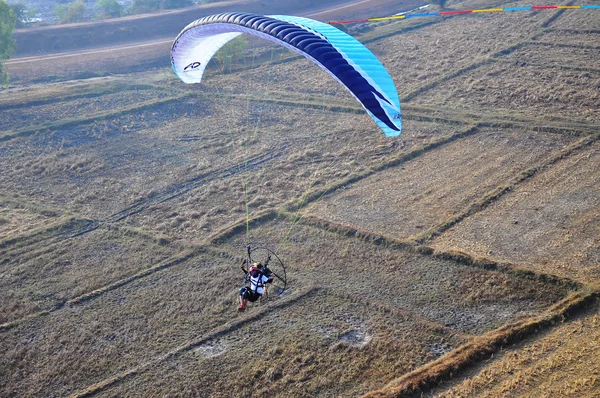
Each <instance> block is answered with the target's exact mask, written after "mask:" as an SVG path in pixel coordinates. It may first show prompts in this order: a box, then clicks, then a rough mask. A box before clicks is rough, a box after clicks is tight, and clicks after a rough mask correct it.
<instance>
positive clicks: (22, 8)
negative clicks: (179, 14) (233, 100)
mask: <svg viewBox="0 0 600 398" xmlns="http://www.w3.org/2000/svg"><path fill="white" fill-rule="evenodd" d="M1 1H5V0H1ZM214 1H218V0H133V1H132V3H131V5H130V6H129V7H125V6H123V5H122V4H121V3H120V2H119V1H118V0H97V1H96V4H95V10H96V12H95V14H94V15H89V14H87V13H86V7H85V3H84V1H83V0H75V1H73V2H71V3H68V4H58V5H57V6H56V7H55V8H54V15H55V16H56V20H57V22H58V23H59V24H66V23H73V22H83V21H88V20H91V19H108V18H119V17H123V16H127V15H134V14H143V13H147V12H154V11H158V10H168V9H174V8H183V7H189V6H193V5H196V4H203V3H210V2H214ZM10 8H11V9H12V10H13V13H14V14H15V15H16V27H17V28H23V27H26V26H27V25H29V24H30V23H31V21H32V20H33V18H34V17H35V15H36V13H37V10H36V9H35V8H28V7H27V6H26V4H25V3H24V2H17V3H13V4H11V5H10Z"/></svg>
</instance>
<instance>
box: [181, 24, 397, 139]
mask: <svg viewBox="0 0 600 398" xmlns="http://www.w3.org/2000/svg"><path fill="white" fill-rule="evenodd" d="M242 33H249V34H252V35H254V36H258V37H262V38H264V39H267V40H270V41H273V42H275V43H278V44H281V45H282V46H285V47H287V48H289V49H291V50H293V51H295V52H297V53H299V54H301V55H303V56H305V57H306V58H308V59H310V60H311V61H313V62H314V63H316V64H317V65H319V66H320V67H321V68H323V69H325V70H326V71H328V72H329V73H330V74H331V75H332V76H333V77H334V78H336V79H337V80H338V81H339V82H340V83H341V84H342V85H344V87H346V88H347V89H348V91H350V92H351V93H352V95H354V97H356V99H357V100H358V101H359V102H360V103H361V104H362V106H363V107H364V108H365V110H366V111H367V112H368V113H369V115H370V116H371V117H372V118H373V120H375V123H377V125H378V126H379V127H380V128H381V129H382V130H383V132H384V133H385V135H387V136H397V135H399V134H400V132H401V130H402V116H401V113H400V101H399V99H398V92H397V91H396V86H395V85H394V82H393V81H392V78H391V77H390V75H389V73H388V72H387V70H386V69H385V68H384V67H383V65H382V64H381V63H380V62H379V60H378V59H377V58H376V57H375V55H373V53H371V51H369V49H367V48H366V47H365V46H364V45H362V44H361V43H360V42H359V41H357V40H356V39H354V38H353V37H352V36H350V35H348V34H346V33H344V32H342V31H341V30H339V29H337V28H335V27H333V26H331V25H328V24H325V23H322V22H318V21H314V20H312V19H308V18H300V17H292V16H286V15H273V16H263V15H257V14H249V13H223V14H216V15H211V16H207V17H204V18H200V19H198V20H196V21H194V22H192V23H191V24H189V25H188V26H186V27H185V29H183V30H182V31H181V33H179V36H177V38H176V39H175V42H174V43H173V48H172V49H171V63H172V64H173V69H174V70H175V73H176V74H177V76H178V77H179V78H180V79H181V80H182V81H183V82H185V83H200V81H201V80H202V75H203V74H204V69H205V68H206V65H207V64H208V61H210V59H211V58H212V57H213V55H214V54H215V53H216V52H217V51H218V50H219V49H220V48H221V47H223V46H224V45H225V44H226V43H227V42H229V41H230V40H232V39H234V38H235V37H237V36H239V35H241V34H242Z"/></svg>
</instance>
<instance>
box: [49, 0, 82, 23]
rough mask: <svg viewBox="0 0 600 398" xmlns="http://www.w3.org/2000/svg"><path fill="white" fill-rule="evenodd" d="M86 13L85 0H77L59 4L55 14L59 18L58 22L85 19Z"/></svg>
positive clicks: (55, 8)
mask: <svg viewBox="0 0 600 398" xmlns="http://www.w3.org/2000/svg"><path fill="white" fill-rule="evenodd" d="M84 13H85V3H84V2H83V0H77V1H76V2H74V3H71V4H66V5H62V4H60V5H57V6H56V7H54V15H56V17H57V18H58V23H72V22H81V21H83V16H84Z"/></svg>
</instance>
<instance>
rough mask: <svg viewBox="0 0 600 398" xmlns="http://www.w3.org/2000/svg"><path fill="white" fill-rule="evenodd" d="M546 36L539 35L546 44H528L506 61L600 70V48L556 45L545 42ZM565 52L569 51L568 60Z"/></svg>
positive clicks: (560, 67) (509, 56) (558, 67)
mask: <svg viewBox="0 0 600 398" xmlns="http://www.w3.org/2000/svg"><path fill="white" fill-rule="evenodd" d="M545 38H546V36H545V35H544V36H541V37H539V39H540V42H542V43H544V44H527V45H525V46H524V47H521V48H519V49H517V50H515V51H513V52H512V53H510V54H509V55H507V56H506V57H505V59H506V62H508V63H514V64H515V65H519V64H520V65H522V66H524V64H527V65H536V66H540V65H543V66H544V67H545V68H557V69H579V70H589V71H590V72H599V71H600V57H599V55H600V48H597V49H593V48H578V47H575V46H574V47H562V46H556V45H554V44H545V43H546V41H545ZM598 38H600V36H599V37H598ZM531 43H536V42H531ZM597 43H600V42H597ZM565 52H568V53H569V58H568V60H565V56H564V55H565ZM565 61H567V62H565Z"/></svg>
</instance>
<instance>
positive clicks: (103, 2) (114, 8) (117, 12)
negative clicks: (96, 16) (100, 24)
mask: <svg viewBox="0 0 600 398" xmlns="http://www.w3.org/2000/svg"><path fill="white" fill-rule="evenodd" d="M96 8H99V9H100V12H101V16H102V18H118V17H120V16H121V15H123V6H122V5H121V4H119V3H118V2H117V0H98V1H97V2H96Z"/></svg>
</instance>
